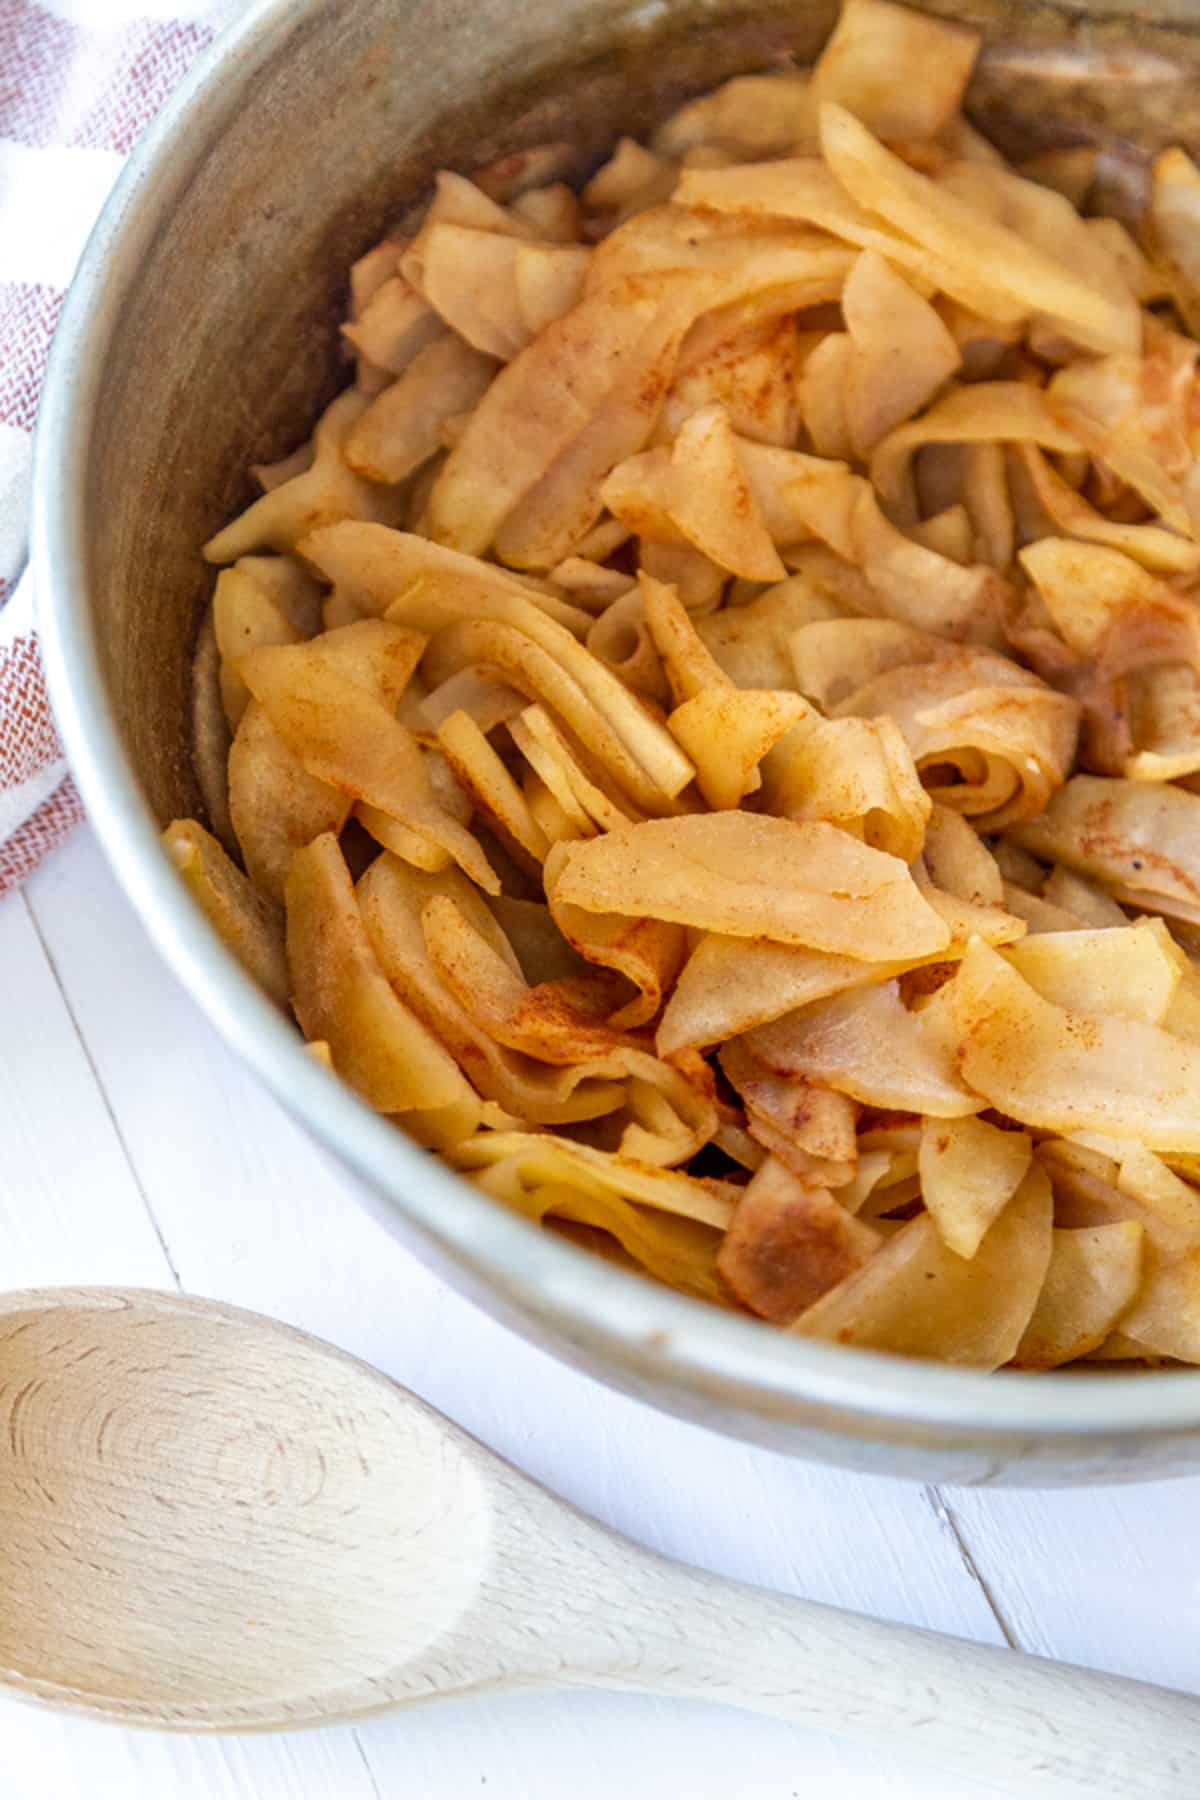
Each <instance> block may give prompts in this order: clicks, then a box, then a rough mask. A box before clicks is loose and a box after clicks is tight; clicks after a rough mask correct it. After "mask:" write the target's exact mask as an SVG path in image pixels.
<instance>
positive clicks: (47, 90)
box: [0, 0, 213, 892]
mask: <svg viewBox="0 0 1200 1800" xmlns="http://www.w3.org/2000/svg"><path fill="white" fill-rule="evenodd" d="M212 36H213V34H212V32H211V31H210V30H209V29H208V28H207V27H206V26H203V25H198V24H194V23H192V24H189V23H186V22H184V21H182V20H173V19H165V20H150V19H140V20H137V21H135V22H133V23H129V22H126V23H124V24H118V25H111V24H109V23H107V22H106V19H105V0H93V3H92V5H91V6H90V7H89V10H88V20H87V23H86V24H85V25H79V24H71V23H69V22H68V21H66V20H63V19H61V18H59V17H57V16H56V15H55V14H54V13H53V12H51V11H48V10H46V9H45V8H44V7H42V6H38V5H35V4H33V3H32V0H0V138H4V139H7V140H9V141H10V142H12V143H16V144H20V145H22V146H24V147H25V148H26V150H27V151H28V152H31V153H33V154H32V157H31V167H32V166H34V165H35V164H36V161H37V157H36V153H37V152H38V151H40V150H42V149H51V148H53V149H55V150H57V151H60V152H61V151H62V150H63V149H67V150H81V151H83V150H87V151H96V150H105V151H116V152H118V153H119V154H121V155H124V154H125V153H126V152H127V151H129V150H130V149H131V148H132V146H133V144H134V142H135V140H136V139H137V137H138V135H139V133H140V132H141V131H142V130H144V128H145V127H146V125H147V124H149V122H150V120H151V119H152V118H153V117H154V114H155V113H156V112H157V111H158V108H159V107H160V106H161V105H162V103H163V101H164V100H165V99H166V97H167V95H168V94H169V93H170V91H171V89H172V88H173V87H174V86H175V84H176V83H177V82H178V81H179V79H180V77H181V76H182V75H183V74H184V73H185V72H186V70H187V68H188V66H189V65H190V63H191V62H192V61H193V60H194V58H195V57H196V55H197V53H198V52H199V51H200V50H202V49H204V48H205V46H206V45H207V44H208V43H209V42H210V41H211V39H212ZM81 161H82V159H81ZM93 166H94V165H93ZM54 167H55V168H56V169H57V171H58V176H57V180H58V187H57V188H53V187H51V188H48V190H47V195H48V197H47V202H46V206H45V208H44V209H43V211H42V212H40V213H39V214H38V215H37V229H38V231H39V233H40V232H45V233H46V238H45V240H43V239H41V238H40V237H39V239H38V240H37V244H41V243H43V241H44V242H49V243H53V242H54V241H55V240H54V237H53V234H54V232H55V231H56V230H57V229H58V220H57V218H56V216H55V201H54V198H53V196H54V193H55V192H59V191H61V187H62V173H61V168H62V166H61V162H58V163H55V164H54ZM31 178H32V177H31ZM38 193H39V197H40V195H41V189H40V188H39V190H38ZM82 223H83V224H86V220H84V221H82ZM79 225H80V221H79V220H78V219H75V220H74V223H73V227H72V228H73V229H74V230H75V231H78V229H79ZM17 248H18V249H26V250H36V248H37V245H33V246H17ZM10 266H12V267H14V269H15V267H16V266H20V265H19V264H16V265H10ZM24 266H25V267H26V268H28V269H38V268H40V267H42V266H45V265H44V264H42V263H40V262H39V260H38V257H37V256H36V255H34V257H33V261H32V263H31V262H30V261H29V260H28V258H26V261H25V264H24ZM55 266H57V265H55ZM62 301H63V296H62V294H61V292H59V291H58V290H57V288H54V287H48V286H44V285H40V284H38V283H36V282H35V281H32V280H27V281H24V282H22V281H15V280H8V281H4V280H0V428H5V427H7V428H8V429H9V430H10V431H12V430H15V431H18V432H26V433H27V432H31V431H32V429H33V425H34V420H35V418H36V416H37V407H38V399H39V396H40V393H41V387H42V380H43V377H44V375H45V369H46V358H47V354H48V352H49V348H50V340H51V338H52V337H53V335H54V331H55V328H56V326H57V324H58V318H59V314H60V312H61V310H62ZM12 451H13V444H12V440H11V439H9V440H8V445H7V448H6V452H5V454H6V457H7V461H6V462H5V464H4V467H5V468H6V469H8V470H10V471H12V473H11V474H10V475H9V476H8V477H7V480H8V484H9V485H8V488H7V489H5V488H4V487H3V484H0V519H3V520H4V522H5V523H6V525H7V532H6V536H5V540H4V541H5V543H6V544H7V545H9V546H12V545H14V544H15V545H17V546H19V543H20V539H21V536H22V531H21V525H22V522H23V521H22V516H21V515H22V507H23V496H24V493H25V491H26V485H25V484H26V483H27V480H28V457H27V456H22V455H20V454H19V452H18V453H17V454H12ZM6 509H7V518H5V510H6ZM20 563H21V557H20V554H18V555H17V557H16V559H15V560H13V559H12V556H11V552H10V551H6V554H5V556H4V558H3V564H4V566H2V567H0V819H2V820H4V821H5V824H6V826H7V828H8V831H9V835H8V838H7V840H6V841H4V842H0V892H3V891H4V889H5V888H7V887H11V886H13V885H14V883H16V882H19V881H23V880H24V878H25V877H26V876H27V875H29V874H30V873H31V872H32V871H33V869H34V868H36V866H37V864H38V862H39V861H40V860H41V859H42V857H43V856H45V855H46V853H47V852H48V851H49V850H51V849H53V848H54V846H55V844H57V843H58V842H59V841H60V839H61V838H63V837H64V836H65V835H66V833H67V832H68V831H69V830H70V829H71V827H72V826H73V825H74V824H76V823H77V822H78V820H79V819H80V818H81V817H82V808H81V805H80V802H79V796H78V795H77V793H76V791H75V787H74V784H73V783H72V782H71V780H70V778H69V777H64V778H63V779H59V778H58V777H59V774H60V772H61V768H62V749H61V746H60V745H59V741H58V735H57V733H56V731H55V729H54V721H53V718H52V716H51V712H50V703H49V700H48V697H47V694H46V686H45V681H44V678H43V675H42V668H41V661H40V659H39V656H38V648H37V639H36V637H35V636H34V634H33V632H32V630H31V629H29V623H28V617H29V609H28V606H27V604H26V602H25V600H24V598H19V599H18V600H17V602H16V610H15V611H9V612H7V613H6V612H5V607H6V603H7V602H8V601H9V600H10V598H11V596H12V593H13V590H14V589H15V587H16V584H17V577H18V575H19V574H20ZM18 614H19V615H20V616H19V618H18V616H17V615H18ZM51 787H52V789H53V791H52V792H50V794H49V796H48V797H47V789H48V788H51ZM27 808H28V809H29V810H26V809H27ZM22 815H24V816H22ZM14 818H15V819H16V820H17V821H18V822H17V823H16V824H15V826H14V824H13V820H14ZM4 828H5V827H4V826H0V829H4Z"/></svg>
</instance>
